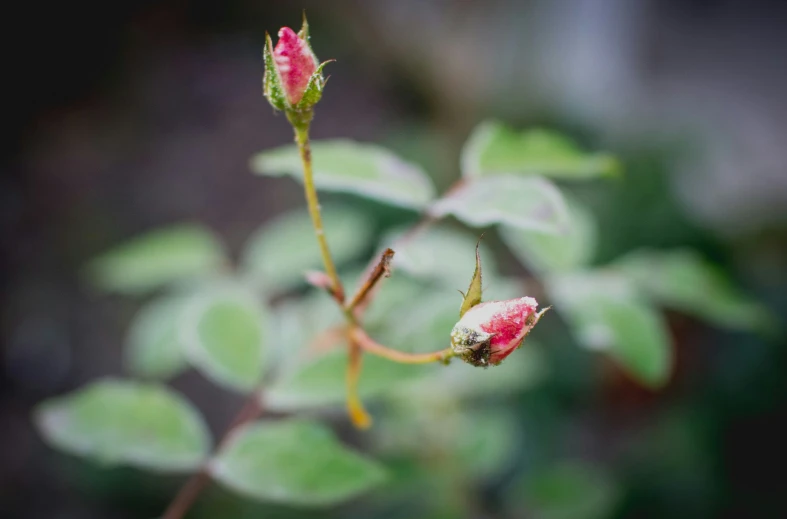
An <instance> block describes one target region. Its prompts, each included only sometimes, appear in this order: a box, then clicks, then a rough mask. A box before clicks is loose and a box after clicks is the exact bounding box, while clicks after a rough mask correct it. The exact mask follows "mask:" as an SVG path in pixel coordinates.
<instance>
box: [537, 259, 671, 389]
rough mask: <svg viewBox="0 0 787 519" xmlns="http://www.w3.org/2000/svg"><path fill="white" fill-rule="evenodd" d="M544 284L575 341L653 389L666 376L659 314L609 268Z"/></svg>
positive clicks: (667, 358) (666, 340)
mask: <svg viewBox="0 0 787 519" xmlns="http://www.w3.org/2000/svg"><path fill="white" fill-rule="evenodd" d="M545 288H546V290H547V292H548V293H549V296H550V298H551V299H552V301H553V302H554V303H555V305H556V306H557V308H558V310H560V311H561V312H562V313H563V314H564V316H565V317H566V319H567V321H568V322H569V325H571V327H572V328H573V331H574V333H575V335H576V337H577V339H578V341H579V342H580V344H582V345H584V346H585V347H587V348H589V349H592V350H599V351H603V352H606V353H607V354H608V355H609V356H610V357H612V358H613V359H614V360H616V361H617V363H618V364H619V365H620V366H621V367H622V368H623V369H624V370H625V371H626V372H628V373H629V374H630V375H631V376H632V377H634V378H635V379H636V380H637V381H639V382H640V383H642V384H644V385H646V386H648V387H652V388H658V387H660V386H662V385H663V384H664V383H665V382H666V381H667V379H668V378H669V375H670V370H671V368H672V347H671V344H670V337H669V332H668V330H667V326H666V323H665V322H664V319H663V317H662V316H661V314H660V313H659V312H658V311H656V310H655V309H654V308H652V307H651V306H649V305H648V304H647V303H645V302H643V301H640V300H639V298H638V297H637V293H636V290H635V289H634V287H632V286H631V285H630V284H629V283H628V282H627V280H626V279H625V278H622V277H620V276H619V275H617V274H615V273H614V272H604V271H598V272H583V273H572V274H564V275H560V276H552V277H550V278H548V279H547V281H546V283H545Z"/></svg>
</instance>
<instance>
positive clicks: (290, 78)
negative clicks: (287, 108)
mask: <svg viewBox="0 0 787 519" xmlns="http://www.w3.org/2000/svg"><path fill="white" fill-rule="evenodd" d="M273 59H274V62H275V63H276V69H277V70H278V71H279V75H280V76H281V79H282V86H283V87H284V93H285V95H286V96H287V100H288V101H289V103H290V104H291V105H295V104H297V103H298V101H300V100H301V98H302V97H303V93H304V92H305V91H306V86H307V85H308V84H309V78H311V76H312V74H314V71H315V70H317V60H316V58H315V57H314V54H313V53H312V51H311V49H310V48H309V46H308V45H307V43H306V42H305V41H304V40H302V39H300V38H299V37H298V35H297V34H296V33H295V31H293V30H292V29H290V28H289V27H282V28H281V30H280V31H279V41H278V43H276V48H275V49H273Z"/></svg>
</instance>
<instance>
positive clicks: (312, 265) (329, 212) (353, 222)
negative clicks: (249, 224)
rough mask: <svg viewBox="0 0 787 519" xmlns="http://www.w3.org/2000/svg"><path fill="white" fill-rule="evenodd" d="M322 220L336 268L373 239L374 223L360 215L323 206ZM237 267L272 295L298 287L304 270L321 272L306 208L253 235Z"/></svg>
mask: <svg viewBox="0 0 787 519" xmlns="http://www.w3.org/2000/svg"><path fill="white" fill-rule="evenodd" d="M322 219H323V228H324V229H325V236H326V238H327V240H328V245H329V247H330V249H331V255H332V256H333V260H334V263H336V264H337V265H342V264H343V263H346V262H347V261H349V260H352V259H354V258H357V257H358V256H359V255H360V254H361V253H363V252H364V250H366V248H367V247H368V246H369V243H370V242H371V241H372V239H373V232H374V222H373V221H372V220H371V219H370V218H369V217H368V216H367V215H364V214H363V213H359V212H356V211H353V210H351V209H346V208H343V207H340V206H331V205H326V206H325V207H324V208H323V210H322ZM241 265H242V267H241V269H242V272H244V273H245V274H247V275H249V276H250V277H251V278H252V279H254V280H256V281H259V283H260V284H261V285H263V286H264V287H265V288H266V289H268V290H272V291H279V290H286V289H289V288H292V287H293V286H297V285H299V284H302V283H303V282H304V273H305V272H306V271H308V270H322V269H324V267H323V263H322V256H321V255H320V249H319V246H318V244H317V238H316V236H315V234H314V228H313V227H312V221H311V217H310V216H309V213H308V211H307V210H306V208H301V209H298V210H296V211H292V212H289V213H286V214H284V215H281V216H279V217H277V218H276V219H275V220H273V221H272V222H270V223H267V224H265V225H264V226H263V227H261V228H260V229H259V230H258V231H257V232H255V233H254V235H252V237H251V238H250V239H249V241H248V243H247V245H246V248H245V250H244V252H243V255H242V259H241Z"/></svg>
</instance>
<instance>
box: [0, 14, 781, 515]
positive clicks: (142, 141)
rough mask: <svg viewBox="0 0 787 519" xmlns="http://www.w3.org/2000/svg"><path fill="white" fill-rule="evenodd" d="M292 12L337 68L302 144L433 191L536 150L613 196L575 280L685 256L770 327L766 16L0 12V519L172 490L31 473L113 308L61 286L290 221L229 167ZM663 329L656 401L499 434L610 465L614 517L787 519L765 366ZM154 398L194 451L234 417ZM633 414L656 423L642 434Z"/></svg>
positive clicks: (682, 322) (701, 331) (595, 404)
mask: <svg viewBox="0 0 787 519" xmlns="http://www.w3.org/2000/svg"><path fill="white" fill-rule="evenodd" d="M302 8H306V9H307V11H308V14H309V18H310V23H311V26H312V41H313V44H314V46H315V49H316V52H317V54H318V56H319V57H320V58H323V59H326V58H330V57H332V58H336V59H337V62H336V63H335V64H333V65H330V67H329V73H330V75H331V79H330V83H329V87H328V88H327V91H326V94H325V96H324V98H323V101H322V102H321V104H320V105H319V107H318V114H317V117H316V119H315V122H314V128H313V137H314V138H326V137H350V138H356V139H359V140H364V141H375V142H380V143H383V144H386V145H388V146H390V147H392V148H394V149H396V150H397V151H399V152H400V153H401V154H403V155H404V156H406V157H408V158H410V159H412V160H416V161H418V162H421V163H422V164H424V165H425V166H426V167H427V168H428V170H429V172H430V173H431V174H432V175H433V178H434V181H435V183H436V184H437V185H438V186H439V187H441V188H444V187H445V186H447V185H448V184H449V183H450V182H451V180H452V179H454V178H456V176H457V175H458V160H459V159H458V157H459V150H460V147H461V145H462V143H463V141H464V139H465V138H466V137H467V135H468V134H469V132H470V130H471V129H472V127H473V126H474V125H475V124H476V123H477V122H479V121H480V120H482V119H484V118H488V117H497V118H500V119H502V120H504V121H505V122H507V123H509V124H511V125H514V126H519V127H524V126H527V125H534V124H538V125H548V126H551V127H554V128H558V129H561V130H563V131H565V132H567V133H569V134H571V135H572V136H574V137H576V138H578V139H579V140H580V141H582V142H583V143H584V144H586V145H588V146H590V147H593V148H603V149H607V150H609V151H611V152H613V153H616V154H618V155H620V156H621V158H622V160H623V163H624V164H625V168H626V172H627V173H626V180H625V181H624V182H622V183H619V184H615V185H612V186H608V187H605V188H604V189H603V190H602V191H603V192H604V194H603V195H600V196H601V198H599V201H600V202H599V204H598V207H597V212H598V215H599V218H600V221H601V243H600V251H599V261H606V260H610V259H613V258H615V257H616V256H618V255H620V254H621V253H623V252H626V251H628V250H630V249H632V248H634V247H640V246H656V247H673V246H690V247H694V248H697V249H699V250H700V251H702V252H703V253H704V254H705V255H706V256H708V257H710V258H712V259H713V260H714V261H715V262H717V263H719V264H720V265H722V266H723V267H724V268H725V269H726V270H727V271H728V272H729V273H730V274H731V275H732V276H733V278H734V279H735V280H736V283H738V284H739V285H741V286H742V287H743V288H745V290H747V291H748V292H749V293H751V294H753V295H754V296H755V297H757V298H759V299H760V300H761V301H763V302H765V303H766V304H767V305H768V306H769V307H770V308H771V309H772V310H773V311H774V312H776V313H777V315H779V316H780V318H781V320H782V322H783V321H784V320H783V318H782V317H783V316H784V315H785V311H786V310H787V138H786V137H785V136H787V31H785V27H787V3H785V2H780V1H765V0H757V1H749V2H733V1H721V0H671V1H658V2H657V1H655V0H576V1H568V0H540V1H529V2H517V1H513V0H507V1H506V0H483V1H469V0H464V1H452V2H449V1H424V0H396V1H388V2H386V1H382V0H381V1H371V0H370V1H362V0H357V1H331V2H317V1H303V2H300V3H295V2H283V1H281V2H261V1H256V2H255V1H249V0H229V1H224V2H206V1H200V2H188V1H159V2H152V1H147V2H145V1H136V2H135V1H123V0H120V1H116V2H110V3H107V2H95V1H83V2H57V3H56V2H28V3H23V2H13V3H12V4H11V5H10V6H7V7H6V10H5V16H4V18H5V22H6V25H7V29H6V31H5V32H6V41H7V42H6V44H5V45H4V47H5V53H6V59H5V60H4V61H5V63H4V66H3V70H4V72H5V73H4V74H3V75H4V81H3V84H4V91H5V92H6V94H5V99H6V102H5V110H4V117H3V124H5V125H6V126H7V131H6V132H4V135H5V137H4V138H3V139H2V141H0V142H2V151H3V153H2V171H3V175H2V178H0V236H2V242H1V244H0V247H1V248H0V301H1V302H2V307H1V308H0V310H1V311H2V314H1V315H0V318H1V319H2V321H1V323H0V325H1V326H2V327H1V328H0V337H2V350H0V353H1V354H2V356H1V357H0V368H1V369H0V391H2V392H1V393H0V417H1V418H0V424H2V425H1V426H0V516H2V517H8V518H17V517H19V518H47V519H61V518H62V519H66V518H69V519H70V518H74V519H77V518H78V519H88V518H104V517H113V518H136V517H152V516H154V515H155V514H156V513H158V511H159V510H160V509H161V507H162V506H163V505H164V504H165V503H166V500H167V496H169V495H171V493H172V491H173V490H174V489H175V488H176V486H177V483H178V479H177V478H152V479H151V478H148V477H143V476H142V475H140V474H138V473H136V472H133V471H130V470H115V471H100V470H96V469H92V468H90V467H86V466H85V465H86V464H84V463H82V462H78V461H75V460H73V459H70V458H68V457H64V456H62V455H57V454H55V453H54V452H52V451H51V450H49V449H48V448H47V447H46V446H44V444H43V443H42V441H41V440H40V439H39V437H38V436H37V434H36V433H35V432H34V430H33V428H32V425H31V422H30V409H31V407H32V406H33V405H34V404H36V403H37V402H39V401H40V400H42V399H43V398H46V397H49V396H52V395H55V394H60V393H63V392H65V391H68V390H71V389H73V388H75V387H77V386H79V385H80V384H82V383H84V382H85V381H87V380H91V379H94V378H97V377H100V376H103V375H108V374H117V373H120V372H121V371H122V367H121V346H122V342H123V334H124V331H125V326H126V325H127V323H128V320H129V317H130V316H131V315H132V313H133V311H134V309H135V308H136V303H135V302H134V301H129V300H125V299H121V298H117V299H109V300H108V298H106V297H103V296H102V297H100V296H99V295H98V294H95V293H92V292H91V291H90V289H89V287H87V286H86V285H85V284H84V283H83V279H81V275H80V272H81V269H82V267H83V266H84V264H85V262H86V261H87V260H88V259H90V258H91V257H94V256H95V255H96V254H98V253H99V252H101V251H103V250H106V249H107V248H109V247H110V246H112V245H114V244H116V243H118V242H120V241H122V240H123V239H126V238H128V237H131V236H133V235H134V234H136V233H139V232H142V231H145V230H148V229H151V228H154V227H155V226H157V225H162V224H166V223H170V222H176V221H184V220H185V221H189V220H192V221H198V222H202V223H205V224H207V225H208V226H210V227H211V228H213V229H215V230H216V231H217V232H219V233H220V234H221V236H223V237H224V239H225V240H226V241H227V243H228V244H229V245H230V247H231V248H233V247H234V248H233V249H232V250H235V251H237V246H238V245H239V244H240V243H241V242H242V241H243V240H244V239H245V238H246V237H247V236H248V235H249V233H250V232H251V231H252V230H254V229H255V228H257V227H258V226H259V225H260V223H261V222H263V221H265V220H266V219H267V218H269V217H270V216H272V215H275V214H277V213H279V212H281V211H282V210H284V209H287V208H290V207H293V206H297V205H300V204H302V202H301V191H300V188H299V187H298V186H297V185H296V184H294V183H291V182H288V181H284V180H281V181H273V180H265V181H263V180H261V179H259V178H255V177H254V176H252V175H251V174H250V172H249V168H248V160H249V157H250V156H251V155H252V154H253V153H254V152H256V151H259V150H261V149H264V148H268V147H272V146H276V145H280V144H283V143H286V142H287V141H289V139H290V131H289V129H288V127H287V124H286V121H285V120H284V118H283V117H281V116H273V115H272V112H271V109H270V107H269V106H268V104H267V103H266V102H265V101H264V99H263V98H262V97H261V74H262V64H261V49H262V46H263V41H264V33H265V31H266V30H267V31H270V32H272V33H275V32H276V30H277V29H278V28H279V27H281V26H283V25H289V26H293V27H297V26H299V24H300V16H301V14H300V13H301V9H302ZM671 324H672V326H673V330H674V333H675V341H676V344H677V358H678V366H677V374H676V375H675V377H674V380H673V382H672V383H671V384H670V385H669V387H668V388H667V389H666V390H665V391H663V392H662V393H659V394H653V393H649V392H645V391H643V390H640V389H637V388H636V387H635V386H633V385H632V384H630V383H628V382H626V381H625V380H623V379H620V377H615V376H610V377H607V378H606V379H604V384H603V385H602V387H600V388H598V389H597V390H596V393H594V395H593V397H592V398H578V397H577V396H576V395H573V394H572V393H571V392H570V391H567V390H566V389H565V387H563V386H561V384H560V383H559V382H558V383H553V384H551V385H548V386H547V387H546V388H544V389H541V390H540V391H542V392H550V391H551V392H552V393H551V394H550V395H549V397H548V398H547V396H543V401H544V402H550V404H549V406H551V407H549V406H548V407H547V408H545V407H544V406H543V405H541V404H540V403H539V402H541V401H540V400H538V398H539V397H538V396H534V397H532V398H531V400H529V401H528V402H525V403H523V406H525V407H523V413H525V412H528V413H531V414H530V416H532V417H534V418H532V419H533V420H534V421H542V422H550V420H552V421H555V420H556V418H555V417H556V416H558V415H560V416H569V417H570V418H571V420H572V422H571V423H572V424H573V425H572V429H571V430H572V431H573V433H572V434H573V436H571V437H570V438H569V441H568V452H569V453H570V452H571V451H572V449H573V450H574V451H587V450H590V451H592V452H596V451H598V452H597V454H598V457H600V458H602V459H603V457H604V455H605V452H607V451H612V452H619V451H621V450H626V451H627V452H630V453H631V454H630V455H628V456H623V459H624V461H623V462H622V463H621V464H619V466H618V472H619V473H620V474H623V475H624V477H625V488H626V492H625V497H624V499H623V501H622V504H621V505H620V506H619V507H618V509H617V512H616V513H617V514H618V516H619V517H691V518H698V517H729V518H741V517H787V504H785V496H784V493H785V490H787V476H785V471H784V466H785V464H784V463H785V462H787V455H786V454H787V452H786V451H787V448H786V447H785V438H787V376H785V369H787V362H785V361H787V350H785V345H784V344H779V343H778V342H774V341H772V340H771V341H768V340H765V339H762V338H758V337H756V336H753V335H751V334H743V333H729V332H726V333H722V332H720V331H718V330H716V329H714V328H712V327H710V326H708V325H704V324H701V323H699V322H696V321H693V320H691V319H688V318H685V317H682V316H671ZM782 342H783V341H782ZM557 366H558V369H559V367H560V365H559V364H558V365H557ZM176 386H177V387H179V388H186V389H187V391H188V394H189V396H190V397H191V398H192V399H193V400H194V401H196V402H197V403H198V404H199V405H200V407H202V408H203V409H205V410H206V414H207V415H208V420H209V422H210V424H211V426H212V427H214V428H215V429H218V428H219V427H220V426H221V424H223V423H226V422H227V420H228V419H229V417H230V416H231V415H233V414H234V413H235V411H236V409H237V408H238V406H239V404H240V402H239V400H238V398H237V397H235V396H232V395H227V394H225V393H224V392H222V391H220V390H217V389H214V388H212V387H210V386H209V384H208V383H206V382H204V381H203V380H202V379H201V378H200V377H199V376H197V375H194V374H190V375H186V376H184V377H181V378H180V379H178V380H177V381H176ZM555 402H557V403H555ZM528 406H529V407H528ZM656 412H659V413H660V416H662V417H664V416H667V417H668V418H666V419H665V420H663V421H661V422H660V425H659V427H656V428H655V429H654V428H645V424H648V423H649V422H650V419H649V417H651V416H652V415H653V413H656ZM539 413H540V414H539ZM561 413H562V414H561ZM550 423H551V422H550ZM643 430H644V431H645V432H642V431H643ZM638 431H639V432H642V433H641V434H640V433H639V432H638ZM541 432H542V433H543V434H549V429H544V430H542V431H541ZM618 459H620V457H619V456H618ZM129 482H133V483H129ZM492 509H494V506H493V507H492ZM312 515H314V516H319V513H317V514H312ZM230 516H231V514H230V513H219V514H218V515H214V517H230ZM479 516H483V514H480V515H479Z"/></svg>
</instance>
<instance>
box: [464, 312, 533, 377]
mask: <svg viewBox="0 0 787 519" xmlns="http://www.w3.org/2000/svg"><path fill="white" fill-rule="evenodd" d="M487 305H489V306H488V307H487ZM484 307H486V308H484ZM537 308H538V304H537V303H536V300H535V299H533V298H532V297H520V298H519V299H510V300H508V301H490V302H488V303H481V304H480V305H478V306H476V307H474V308H473V309H472V310H471V311H476V309H478V310H479V311H483V312H485V313H487V315H488V318H487V319H485V320H484V321H483V322H480V323H479V327H480V328H481V329H482V330H483V331H485V332H487V333H492V334H494V337H492V340H491V341H490V350H491V355H490V357H489V362H490V364H498V363H499V362H500V361H502V360H503V359H505V358H506V357H508V356H509V355H510V354H511V352H512V351H514V350H515V349H516V348H517V346H519V344H520V343H521V342H522V339H523V338H524V337H525V335H527V332H529V331H530V328H532V327H533V324H534V322H533V316H535V314H536V309H537ZM468 313H469V312H468Z"/></svg>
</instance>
